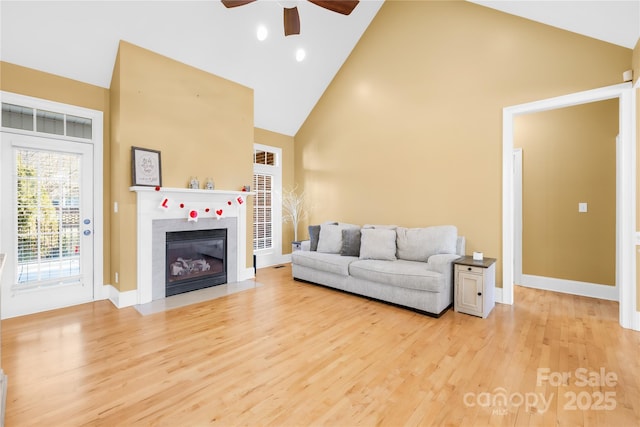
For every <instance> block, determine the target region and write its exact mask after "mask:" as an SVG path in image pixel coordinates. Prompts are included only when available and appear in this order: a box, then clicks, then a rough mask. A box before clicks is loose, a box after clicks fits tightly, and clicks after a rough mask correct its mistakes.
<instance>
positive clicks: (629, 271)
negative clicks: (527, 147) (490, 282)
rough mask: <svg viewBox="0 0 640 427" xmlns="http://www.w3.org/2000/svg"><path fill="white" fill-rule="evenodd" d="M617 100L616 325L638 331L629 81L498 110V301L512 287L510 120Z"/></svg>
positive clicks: (509, 300) (509, 297) (508, 296)
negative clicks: (500, 138)
mask: <svg viewBox="0 0 640 427" xmlns="http://www.w3.org/2000/svg"><path fill="white" fill-rule="evenodd" d="M614 98H618V99H619V101H620V108H619V111H620V124H619V128H620V153H619V156H618V158H619V159H621V160H622V161H621V162H620V163H619V164H618V170H617V171H616V173H617V175H618V177H619V178H618V179H617V182H618V184H619V185H618V188H617V189H616V192H617V196H616V200H618V206H617V207H616V224H617V225H616V230H617V239H616V241H617V248H616V271H618V272H619V273H620V274H619V277H617V280H618V283H617V286H618V288H619V291H620V320H619V321H620V325H621V326H623V327H625V328H629V329H635V330H640V313H639V312H638V311H637V309H636V283H635V282H636V263H635V243H636V212H635V210H636V209H635V207H636V188H635V182H636V147H635V139H636V138H635V92H634V90H633V89H632V86H631V84H630V83H623V84H619V85H614V86H608V87H604V88H599V89H594V90H590V91H585V92H578V93H574V94H570V95H565V96H560V97H556V98H550V99H546V100H541V101H536V102H531V103H527V104H520V105H515V106H511V107H506V108H504V109H503V155H502V162H503V164H502V166H503V169H502V202H503V203H502V255H503V256H502V262H503V264H502V265H503V267H502V268H503V269H502V286H503V289H502V302H503V303H505V304H513V285H514V235H515V220H514V211H515V209H514V174H513V148H514V118H515V116H518V115H521V114H527V113H534V112H539V111H546V110H552V109H556V108H564V107H570V106H574V105H579V104H585V103H589V102H595V101H602V100H607V99H614Z"/></svg>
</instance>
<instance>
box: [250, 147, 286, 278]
mask: <svg viewBox="0 0 640 427" xmlns="http://www.w3.org/2000/svg"><path fill="white" fill-rule="evenodd" d="M281 155H282V154H281V150H280V149H279V148H276V147H268V146H264V145H259V144H255V146H254V152H253V191H254V192H255V197H254V203H253V250H254V252H255V253H256V255H265V254H267V253H269V254H275V253H277V252H278V253H279V252H281V248H282V243H281V241H280V240H281V234H282V228H281V223H282V218H281V217H282V207H281V204H279V203H277V202H276V201H277V200H278V194H279V193H280V190H281V189H280V187H281V180H282V178H281V177H282V172H281V166H280V156H281ZM259 264H261V265H264V264H269V262H268V261H264V260H263V261H262V262H259Z"/></svg>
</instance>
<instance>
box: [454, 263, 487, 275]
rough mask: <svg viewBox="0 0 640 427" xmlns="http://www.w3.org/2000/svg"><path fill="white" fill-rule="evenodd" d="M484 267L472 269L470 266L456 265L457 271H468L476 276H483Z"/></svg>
mask: <svg viewBox="0 0 640 427" xmlns="http://www.w3.org/2000/svg"><path fill="white" fill-rule="evenodd" d="M482 270H483V269H482V267H472V266H470V265H460V264H456V271H467V272H469V273H474V274H482Z"/></svg>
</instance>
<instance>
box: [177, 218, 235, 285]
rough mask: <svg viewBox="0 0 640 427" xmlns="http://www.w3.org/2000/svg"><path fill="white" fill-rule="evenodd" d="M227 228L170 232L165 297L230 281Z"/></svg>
mask: <svg viewBox="0 0 640 427" xmlns="http://www.w3.org/2000/svg"><path fill="white" fill-rule="evenodd" d="M226 260H227V230H226V229H212V230H194V231H176V232H168V233H167V235H166V266H167V269H166V281H165V284H166V296H171V295H177V294H181V293H184V292H191V291H195V290H198V289H203V288H208V287H211V286H216V285H222V284H224V283H227V261H226Z"/></svg>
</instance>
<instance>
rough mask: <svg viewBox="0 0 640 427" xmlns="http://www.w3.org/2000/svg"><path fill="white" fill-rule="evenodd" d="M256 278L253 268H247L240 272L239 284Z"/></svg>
mask: <svg viewBox="0 0 640 427" xmlns="http://www.w3.org/2000/svg"><path fill="white" fill-rule="evenodd" d="M254 277H256V276H255V274H254V271H253V268H245V269H244V270H241V271H240V277H238V282H244V281H245V280H249V279H253V278H254Z"/></svg>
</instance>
